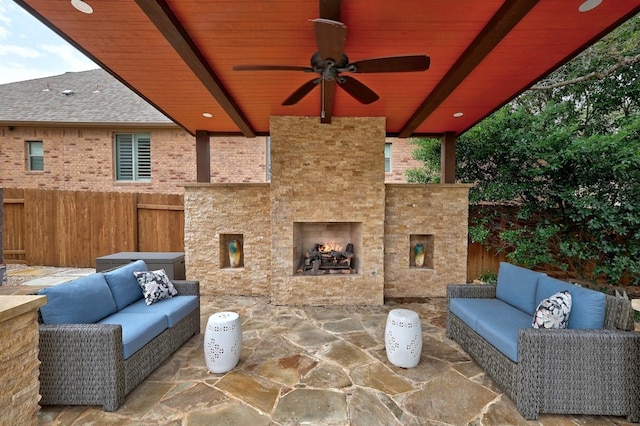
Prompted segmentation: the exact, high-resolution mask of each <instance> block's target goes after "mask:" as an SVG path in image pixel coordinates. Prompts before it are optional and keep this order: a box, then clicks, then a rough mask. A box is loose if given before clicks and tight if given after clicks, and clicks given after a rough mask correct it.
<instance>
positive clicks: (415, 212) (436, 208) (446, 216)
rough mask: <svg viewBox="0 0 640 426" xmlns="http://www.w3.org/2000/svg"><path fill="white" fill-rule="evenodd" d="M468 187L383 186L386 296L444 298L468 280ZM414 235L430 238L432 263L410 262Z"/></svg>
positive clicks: (414, 239)
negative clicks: (452, 286)
mask: <svg viewBox="0 0 640 426" xmlns="http://www.w3.org/2000/svg"><path fill="white" fill-rule="evenodd" d="M471 186H472V185H458V184H455V185H454V184H451V185H447V184H443V185H420V184H387V185H386V218H387V219H386V222H385V237H384V248H385V256H384V271H385V291H384V294H385V297H425V296H426V297H444V296H446V286H447V284H453V283H460V284H461V283H465V282H466V280H467V223H468V215H469V208H468V205H469V202H468V199H469V197H468V196H469V188H471ZM412 236H413V241H420V240H421V239H423V240H430V241H432V242H433V251H432V253H433V257H432V264H431V265H426V264H425V266H423V267H421V268H418V267H415V266H414V264H413V259H412V256H411V250H412V245H411V244H412ZM427 251H429V250H427Z"/></svg>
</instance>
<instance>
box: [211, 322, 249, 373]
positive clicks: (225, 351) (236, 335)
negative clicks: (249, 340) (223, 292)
mask: <svg viewBox="0 0 640 426" xmlns="http://www.w3.org/2000/svg"><path fill="white" fill-rule="evenodd" d="M241 350H242V330H241V328H240V316H239V315H238V314H237V313H235V312H219V313H217V314H213V315H211V316H210V317H209V320H208V321H207V329H206V330H205V333H204V359H205V361H206V363H207V368H208V369H209V371H210V372H212V373H226V372H227V371H230V370H233V369H234V368H235V366H236V365H238V361H240V351H241Z"/></svg>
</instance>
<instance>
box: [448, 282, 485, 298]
mask: <svg viewBox="0 0 640 426" xmlns="http://www.w3.org/2000/svg"><path fill="white" fill-rule="evenodd" d="M494 297H496V286H495V285H494V284H450V285H448V286H447V301H448V300H449V299H455V298H474V299H491V298H494Z"/></svg>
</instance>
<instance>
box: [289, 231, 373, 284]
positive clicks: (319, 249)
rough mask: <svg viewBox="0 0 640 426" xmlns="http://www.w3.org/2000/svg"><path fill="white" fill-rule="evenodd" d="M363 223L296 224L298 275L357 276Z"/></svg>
mask: <svg viewBox="0 0 640 426" xmlns="http://www.w3.org/2000/svg"><path fill="white" fill-rule="evenodd" d="M361 248H362V222H294V223H293V258H292V263H291V269H292V273H293V274H294V275H333V276H337V275H343V274H357V273H358V271H357V268H360V266H361V265H360V264H359V263H358V265H356V260H358V262H359V261H360V257H361V256H362V253H361Z"/></svg>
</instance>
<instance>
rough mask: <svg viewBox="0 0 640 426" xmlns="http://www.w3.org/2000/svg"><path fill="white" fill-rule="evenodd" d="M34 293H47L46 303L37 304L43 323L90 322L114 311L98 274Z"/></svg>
mask: <svg viewBox="0 0 640 426" xmlns="http://www.w3.org/2000/svg"><path fill="white" fill-rule="evenodd" d="M38 294H44V295H45V296H47V304H46V305H44V306H42V307H41V308H40V313H41V314H42V321H43V322H44V323H45V324H90V323H95V322H98V321H100V320H101V319H102V318H104V317H106V316H107V315H110V314H112V313H114V312H115V311H116V302H115V301H114V300H113V296H112V295H111V290H110V289H109V286H108V285H107V283H106V282H105V280H104V277H103V276H102V274H91V275H88V276H86V277H82V278H79V279H77V280H74V281H71V282H68V283H64V284H59V285H56V286H53V287H48V288H43V289H41V290H39V291H38Z"/></svg>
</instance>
